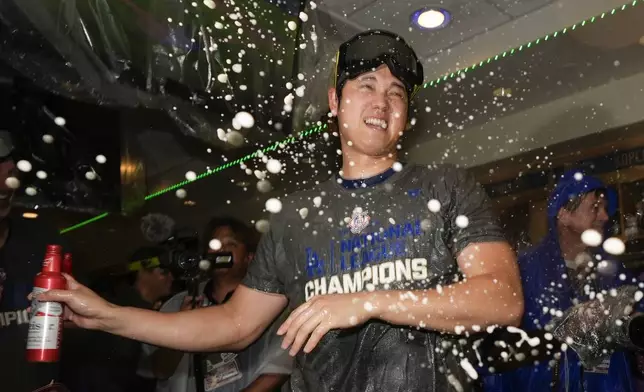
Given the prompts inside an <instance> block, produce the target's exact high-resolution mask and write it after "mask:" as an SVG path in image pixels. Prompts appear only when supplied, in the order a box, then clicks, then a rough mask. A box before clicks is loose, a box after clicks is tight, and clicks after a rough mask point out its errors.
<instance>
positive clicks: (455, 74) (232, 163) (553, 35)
mask: <svg viewBox="0 0 644 392" xmlns="http://www.w3.org/2000/svg"><path fill="white" fill-rule="evenodd" d="M643 3H644V1H642V0H633V1H631V2H629V3H626V4H624V5H622V6H621V7H615V8H613V9H612V10H611V11H607V12H603V13H602V14H600V15H597V16H593V17H592V18H588V19H586V20H584V21H581V22H580V23H577V24H574V25H573V26H570V27H566V28H564V29H562V30H559V31H555V32H554V33H551V34H548V35H546V36H545V37H540V38H537V39H535V40H533V41H530V42H527V43H525V44H523V45H521V46H519V47H518V48H514V49H510V50H507V51H505V52H503V53H499V54H497V55H496V56H493V57H490V58H488V59H486V60H482V61H481V62H479V63H478V64H473V65H471V66H469V67H467V68H461V69H458V70H456V71H454V72H452V73H448V74H445V75H443V76H441V77H439V78H437V79H435V80H430V81H429V82H427V83H425V84H424V85H423V87H424V88H428V87H436V86H437V85H439V84H441V83H442V82H444V81H446V80H448V79H454V78H457V77H459V76H460V75H461V74H462V73H466V72H471V71H473V70H475V69H476V68H479V67H483V66H484V65H486V64H489V63H491V62H493V61H497V60H499V59H502V58H504V57H506V56H511V55H514V54H516V53H519V52H522V51H524V50H527V49H530V48H531V47H532V46H534V45H537V44H539V43H541V42H545V41H548V40H550V39H554V38H557V37H559V36H561V35H563V34H566V33H567V32H568V31H574V30H575V29H577V28H581V27H584V26H586V24H589V23H594V22H595V21H597V20H599V19H604V18H606V17H609V16H612V15H615V14H616V13H617V12H619V11H625V10H627V9H628V8H629V7H631V8H632V7H635V6H636V5H638V4H643ZM326 129H327V124H322V125H316V126H313V127H311V128H309V129H307V130H305V131H302V132H300V133H299V134H297V135H296V136H289V137H287V138H286V139H284V140H279V141H277V142H275V143H273V144H272V145H270V146H268V147H265V148H263V149H260V150H259V151H257V152H254V153H252V154H249V155H246V156H244V157H241V158H239V159H237V160H235V161H230V162H227V163H225V164H223V165H221V166H219V167H216V168H214V169H212V170H208V171H206V172H204V173H201V174H199V175H197V178H196V179H194V180H192V181H183V182H179V183H177V184H174V185H172V186H169V187H167V188H164V189H161V190H159V191H157V192H154V193H152V194H149V195H147V196H146V197H145V200H146V201H147V200H150V199H153V198H155V197H158V196H161V195H163V194H165V193H168V192H170V191H173V190H175V189H178V188H181V187H183V186H185V185H187V184H188V183H191V182H195V181H197V180H200V179H202V178H204V177H207V176H210V175H213V174H216V173H218V172H220V171H222V170H225V169H228V168H229V167H232V166H235V165H238V164H241V163H243V162H245V161H248V160H250V159H253V158H256V157H257V156H258V155H260V154H264V153H267V152H270V151H274V150H277V149H278V148H283V147H284V146H285V145H287V144H290V143H294V142H296V141H298V140H302V139H303V138H305V137H307V136H309V135H311V134H317V133H320V132H321V131H323V130H326ZM108 215H109V213H107V212H105V213H102V214H100V215H97V216H95V217H93V218H90V219H87V220H85V221H82V222H80V223H77V224H75V225H73V226H70V227H67V228H65V229H63V230H61V231H60V234H65V233H68V232H70V231H72V230H76V229H79V228H81V227H83V226H86V225H88V224H90V223H92V222H96V221H98V220H100V219H103V218H105V217H107V216H108Z"/></svg>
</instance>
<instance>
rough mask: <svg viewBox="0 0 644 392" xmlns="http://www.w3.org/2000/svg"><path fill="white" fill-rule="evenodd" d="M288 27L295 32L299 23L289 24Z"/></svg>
mask: <svg viewBox="0 0 644 392" xmlns="http://www.w3.org/2000/svg"><path fill="white" fill-rule="evenodd" d="M287 26H288V28H289V30H291V31H295V30H296V29H297V23H295V22H293V21H290V22H288V23H287Z"/></svg>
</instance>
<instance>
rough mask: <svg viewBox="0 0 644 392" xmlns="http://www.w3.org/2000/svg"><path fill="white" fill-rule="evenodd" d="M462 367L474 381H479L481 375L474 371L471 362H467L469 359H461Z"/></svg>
mask: <svg viewBox="0 0 644 392" xmlns="http://www.w3.org/2000/svg"><path fill="white" fill-rule="evenodd" d="M461 367H462V368H463V370H465V372H466V373H467V375H468V376H469V377H470V378H471V379H472V380H477V379H478V378H479V374H478V373H477V372H476V370H475V369H474V366H472V364H471V363H470V361H468V360H467V358H463V359H461Z"/></svg>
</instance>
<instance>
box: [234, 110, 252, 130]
mask: <svg viewBox="0 0 644 392" xmlns="http://www.w3.org/2000/svg"><path fill="white" fill-rule="evenodd" d="M235 120H236V121H237V123H238V124H239V125H240V126H241V127H242V128H246V129H248V128H252V127H253V126H254V125H255V119H254V118H253V115H252V114H250V113H248V112H239V113H237V114H236V115H235Z"/></svg>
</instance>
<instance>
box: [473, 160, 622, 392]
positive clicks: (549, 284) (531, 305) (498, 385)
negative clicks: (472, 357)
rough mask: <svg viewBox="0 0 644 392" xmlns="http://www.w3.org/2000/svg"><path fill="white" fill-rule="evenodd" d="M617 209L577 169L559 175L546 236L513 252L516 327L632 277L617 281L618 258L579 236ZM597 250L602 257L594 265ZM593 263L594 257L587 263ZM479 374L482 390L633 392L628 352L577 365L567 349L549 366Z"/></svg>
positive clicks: (612, 197)
mask: <svg viewBox="0 0 644 392" xmlns="http://www.w3.org/2000/svg"><path fill="white" fill-rule="evenodd" d="M616 208H617V196H616V194H615V192H614V191H613V190H612V189H610V188H607V187H606V186H605V185H604V184H603V183H602V182H601V181H600V180H599V179H597V178H595V177H592V176H589V175H585V174H584V173H583V171H581V170H571V171H568V172H566V173H564V174H563V175H562V176H561V177H560V178H559V182H558V183H557V185H556V187H555V189H554V191H553V192H552V194H551V195H550V198H549V201H548V210H547V212H548V228H549V231H548V234H547V236H546V237H545V238H544V239H543V240H542V241H541V243H539V244H538V245H536V246H534V247H533V248H531V249H529V250H527V251H526V252H525V253H523V254H522V255H521V256H520V257H519V268H520V271H521V278H522V282H523V292H524V302H525V314H524V317H523V322H522V328H523V329H524V330H526V331H527V332H528V333H530V332H531V331H536V330H541V329H543V328H544V327H545V326H546V324H547V323H548V322H549V321H550V320H551V319H552V314H553V313H554V312H556V311H557V310H560V311H565V310H566V309H568V308H570V307H572V306H573V305H576V304H578V303H581V302H585V301H587V300H589V299H590V298H589V295H590V294H591V293H599V292H601V290H605V289H609V288H613V287H617V286H619V285H621V284H627V283H631V282H630V281H629V279H625V280H624V281H622V280H620V279H619V275H620V274H621V273H622V272H623V271H622V266H621V263H618V262H616V261H613V260H610V259H607V258H606V255H605V254H602V252H601V251H600V250H598V249H596V248H593V247H591V246H589V245H587V244H585V243H584V242H583V241H582V233H584V232H585V231H587V230H594V231H596V232H597V233H598V234H599V235H602V236H604V238H605V233H606V232H607V227H606V226H607V223H608V221H609V218H610V216H612V215H613V214H614V213H615V211H616ZM596 255H601V256H602V258H603V259H604V260H605V263H598V262H597V259H596V257H595V256H596ZM590 262H593V263H590ZM525 363H526V366H524V367H521V368H518V369H517V370H513V371H509V372H505V373H502V374H497V375H492V376H488V377H486V380H485V387H486V388H485V389H486V391H526V392H531V391H534V392H537V391H556V392H558V391H566V392H578V391H586V392H594V391H597V392H600V391H614V392H629V391H635V388H634V380H633V377H632V374H631V369H632V368H631V366H632V365H631V364H630V355H629V354H628V353H625V352H616V353H614V354H613V355H612V356H611V357H610V359H609V360H606V361H604V363H602V364H601V365H600V366H597V367H595V368H592V369H586V368H584V367H583V366H582V365H581V363H580V361H579V358H578V356H577V355H576V354H575V352H574V351H573V350H571V349H568V350H567V351H564V352H562V353H561V357H560V359H558V360H556V361H555V362H554V366H553V367H552V368H551V367H550V366H549V363H548V360H542V361H540V363H539V364H536V365H535V364H533V360H531V359H530V356H528V358H527V361H526V362H525Z"/></svg>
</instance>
